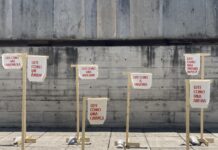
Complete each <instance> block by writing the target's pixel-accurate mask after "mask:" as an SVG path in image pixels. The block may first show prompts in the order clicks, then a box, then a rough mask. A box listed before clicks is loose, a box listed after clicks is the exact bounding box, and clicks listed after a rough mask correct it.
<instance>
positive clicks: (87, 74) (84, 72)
mask: <svg viewBox="0 0 218 150" xmlns="http://www.w3.org/2000/svg"><path fill="white" fill-rule="evenodd" d="M78 69H79V78H80V79H97V78H98V66H97V65H78Z"/></svg>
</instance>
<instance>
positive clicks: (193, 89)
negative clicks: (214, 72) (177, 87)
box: [190, 80, 210, 108]
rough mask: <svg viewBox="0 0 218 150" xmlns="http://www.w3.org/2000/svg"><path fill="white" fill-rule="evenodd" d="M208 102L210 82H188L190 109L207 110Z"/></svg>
mask: <svg viewBox="0 0 218 150" xmlns="http://www.w3.org/2000/svg"><path fill="white" fill-rule="evenodd" d="M209 102H210V80H190V104H191V107H192V108H207V107H208V104H209Z"/></svg>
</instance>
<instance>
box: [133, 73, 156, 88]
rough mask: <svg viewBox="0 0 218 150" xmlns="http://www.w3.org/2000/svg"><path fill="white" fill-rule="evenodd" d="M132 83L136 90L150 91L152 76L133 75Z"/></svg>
mask: <svg viewBox="0 0 218 150" xmlns="http://www.w3.org/2000/svg"><path fill="white" fill-rule="evenodd" d="M131 82H132V87H133V88H134V89H150V88H151V85H152V74H151V73H131Z"/></svg>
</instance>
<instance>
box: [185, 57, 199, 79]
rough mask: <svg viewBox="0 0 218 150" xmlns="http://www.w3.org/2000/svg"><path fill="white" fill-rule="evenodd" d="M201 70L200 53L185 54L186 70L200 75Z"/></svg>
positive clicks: (191, 73) (188, 72) (190, 73)
mask: <svg viewBox="0 0 218 150" xmlns="http://www.w3.org/2000/svg"><path fill="white" fill-rule="evenodd" d="M199 70H200V54H185V71H186V73H187V74H188V75H192V76H194V75H198V73H199Z"/></svg>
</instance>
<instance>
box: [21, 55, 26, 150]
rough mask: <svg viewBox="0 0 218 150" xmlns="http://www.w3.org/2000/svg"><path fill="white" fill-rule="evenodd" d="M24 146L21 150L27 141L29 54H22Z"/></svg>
mask: <svg viewBox="0 0 218 150" xmlns="http://www.w3.org/2000/svg"><path fill="white" fill-rule="evenodd" d="M21 57H22V63H23V67H22V145H21V149H22V150H24V149H25V140H26V66H27V54H22V56H21Z"/></svg>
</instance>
